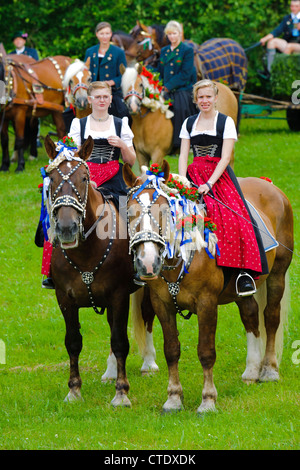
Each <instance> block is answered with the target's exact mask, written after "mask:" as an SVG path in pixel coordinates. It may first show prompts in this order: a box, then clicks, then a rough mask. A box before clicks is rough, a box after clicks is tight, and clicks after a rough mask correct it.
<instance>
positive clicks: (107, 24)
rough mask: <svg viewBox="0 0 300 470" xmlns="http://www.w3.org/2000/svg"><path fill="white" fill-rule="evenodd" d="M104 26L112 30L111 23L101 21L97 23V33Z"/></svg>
mask: <svg viewBox="0 0 300 470" xmlns="http://www.w3.org/2000/svg"><path fill="white" fill-rule="evenodd" d="M103 28H110V30H111V31H112V28H111V24H110V23H107V21H101V22H100V23H98V24H97V26H96V28H95V33H98V31H100V29H103Z"/></svg>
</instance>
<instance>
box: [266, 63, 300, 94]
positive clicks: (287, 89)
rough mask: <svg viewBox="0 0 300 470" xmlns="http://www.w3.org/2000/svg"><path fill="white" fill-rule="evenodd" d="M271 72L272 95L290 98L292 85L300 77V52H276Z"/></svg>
mask: <svg viewBox="0 0 300 470" xmlns="http://www.w3.org/2000/svg"><path fill="white" fill-rule="evenodd" d="M271 72H272V73H271V89H272V95H273V96H274V97H276V98H280V99H286V100H290V98H291V95H292V93H293V91H294V90H293V88H292V85H293V83H294V82H295V81H296V80H299V77H300V54H295V55H294V54H293V55H285V54H276V56H275V60H274V62H273V65H272V71H271Z"/></svg>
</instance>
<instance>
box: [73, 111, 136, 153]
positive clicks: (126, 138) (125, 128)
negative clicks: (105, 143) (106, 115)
mask: <svg viewBox="0 0 300 470" xmlns="http://www.w3.org/2000/svg"><path fill="white" fill-rule="evenodd" d="M90 122H91V118H90V116H88V117H87V120H86V126H85V131H84V138H85V139H87V138H88V136H89V135H90V136H91V137H92V138H93V139H107V137H110V136H112V135H116V128H115V123H114V119H111V120H110V127H109V129H107V130H106V131H102V132H99V131H94V130H92V129H91V125H90ZM68 135H69V137H73V139H74V141H75V142H76V144H77V145H78V146H80V145H81V136H80V121H79V119H78V118H74V119H73V121H72V124H71V128H70V132H69V134H68ZM133 137H134V135H133V132H132V130H131V129H130V127H129V124H128V117H126V116H125V117H123V118H122V127H121V136H120V138H121V139H122V140H123V142H125V143H126V145H127V147H132V145H133V144H132V139H133Z"/></svg>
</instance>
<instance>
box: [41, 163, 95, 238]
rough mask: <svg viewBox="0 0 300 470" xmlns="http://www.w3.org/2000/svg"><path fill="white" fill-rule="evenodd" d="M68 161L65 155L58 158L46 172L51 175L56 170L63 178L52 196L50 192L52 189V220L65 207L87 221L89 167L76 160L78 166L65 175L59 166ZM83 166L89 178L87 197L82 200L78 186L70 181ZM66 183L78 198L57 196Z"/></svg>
mask: <svg viewBox="0 0 300 470" xmlns="http://www.w3.org/2000/svg"><path fill="white" fill-rule="evenodd" d="M66 160H67V157H65V156H64V155H60V156H57V157H56V159H55V160H53V162H52V163H50V165H49V166H48V167H47V169H46V172H47V173H48V174H50V173H51V171H53V170H54V169H56V171H57V172H58V173H59V175H60V176H61V177H62V180H61V182H60V184H59V185H58V186H57V188H56V190H55V191H54V193H53V195H51V192H50V189H49V201H50V205H51V214H50V215H51V218H54V219H55V216H56V212H57V210H58V209H59V208H60V207H62V206H65V207H73V208H74V209H75V210H77V212H79V214H80V215H81V216H82V218H83V219H85V215H86V204H87V198H88V188H89V184H90V173H89V167H88V165H87V163H86V162H85V161H84V160H82V159H80V158H78V159H76V160H78V163H77V165H76V166H74V167H73V168H72V169H71V170H70V171H69V173H68V174H64V173H63V172H62V171H61V170H60V168H59V165H60V164H61V163H63V162H64V161H66ZM72 160H75V158H72ZM81 165H84V166H85V168H86V170H87V174H88V177H87V180H86V189H85V195H84V198H83V199H82V198H81V196H80V193H79V191H78V190H77V188H76V186H75V185H74V183H73V182H72V181H71V179H70V178H71V176H72V175H73V174H74V173H75V171H77V170H78V168H79V167H80V166H81ZM64 183H68V184H69V185H70V186H71V188H72V190H73V192H74V193H75V195H76V197H74V196H70V195H69V194H65V195H63V196H60V197H57V194H58V193H59V191H60V190H61V188H62V186H63V185H64ZM81 231H82V227H81Z"/></svg>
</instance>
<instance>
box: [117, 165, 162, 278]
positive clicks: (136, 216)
mask: <svg viewBox="0 0 300 470" xmlns="http://www.w3.org/2000/svg"><path fill="white" fill-rule="evenodd" d="M144 169H145V167H143V168H142V170H144ZM169 172H170V167H169V164H168V162H167V161H165V160H164V161H163V164H162V171H161V173H160V175H159V176H154V179H153V176H151V175H149V172H144V174H142V176H140V177H137V176H136V175H135V174H134V173H133V172H132V170H131V168H130V166H129V165H128V164H126V163H125V164H124V167H123V178H124V180H125V182H126V184H127V185H128V186H129V187H131V188H132V189H131V190H130V191H129V194H128V204H127V216H128V233H129V238H130V250H131V251H132V252H133V254H134V261H135V267H136V270H137V272H138V274H139V276H140V278H141V279H144V280H152V279H156V278H157V276H158V274H159V273H160V270H161V268H162V262H163V253H164V251H165V248H166V241H167V239H168V236H169V223H168V222H169V217H170V207H169V204H168V201H167V199H166V197H165V194H164V193H163V191H160V189H159V185H157V184H156V183H157V178H160V179H161V180H163V178H164V180H166V181H167V180H168V178H169Z"/></svg>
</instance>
